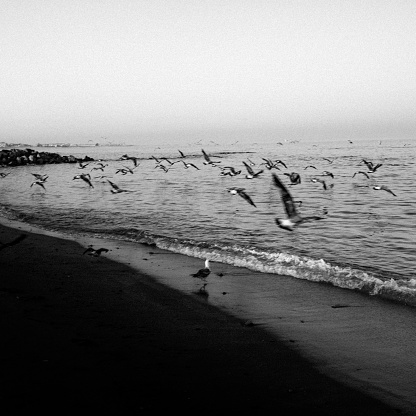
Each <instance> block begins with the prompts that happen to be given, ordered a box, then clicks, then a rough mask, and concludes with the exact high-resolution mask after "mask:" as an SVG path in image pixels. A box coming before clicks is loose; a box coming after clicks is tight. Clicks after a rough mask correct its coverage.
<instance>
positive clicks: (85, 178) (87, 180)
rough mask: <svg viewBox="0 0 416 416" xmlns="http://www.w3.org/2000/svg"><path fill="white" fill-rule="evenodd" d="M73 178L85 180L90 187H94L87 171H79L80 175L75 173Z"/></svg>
mask: <svg viewBox="0 0 416 416" xmlns="http://www.w3.org/2000/svg"><path fill="white" fill-rule="evenodd" d="M74 179H82V180H83V181H84V182H86V183H87V184H88V185H89V186H90V187H91V188H94V186H93V184H92V183H91V176H90V174H89V173H81V175H75V176H74V177H73V178H72V180H74Z"/></svg>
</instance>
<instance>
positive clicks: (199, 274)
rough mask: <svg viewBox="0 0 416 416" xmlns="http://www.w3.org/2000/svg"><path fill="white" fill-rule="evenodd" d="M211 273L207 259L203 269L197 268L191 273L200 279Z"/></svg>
mask: <svg viewBox="0 0 416 416" xmlns="http://www.w3.org/2000/svg"><path fill="white" fill-rule="evenodd" d="M210 273H211V269H210V268H209V260H208V259H206V260H205V267H204V268H203V269H199V270H198V271H197V272H196V273H193V274H191V276H193V277H198V278H200V279H205V278H206V277H208V275H209V274H210Z"/></svg>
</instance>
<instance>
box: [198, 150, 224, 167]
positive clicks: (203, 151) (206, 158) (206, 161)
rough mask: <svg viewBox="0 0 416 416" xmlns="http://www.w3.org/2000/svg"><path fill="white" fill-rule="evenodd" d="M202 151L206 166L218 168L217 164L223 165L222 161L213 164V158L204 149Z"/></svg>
mask: <svg viewBox="0 0 416 416" xmlns="http://www.w3.org/2000/svg"><path fill="white" fill-rule="evenodd" d="M201 150H202V154H203V155H204V159H205V162H203V163H204V165H212V166H216V165H215V163H221V161H219V162H213V161H212V160H211V158H210V157H209V156H208V155H207V153H206V152H205V150H204V149H201Z"/></svg>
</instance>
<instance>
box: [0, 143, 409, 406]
mask: <svg viewBox="0 0 416 416" xmlns="http://www.w3.org/2000/svg"><path fill="white" fill-rule="evenodd" d="M415 148H416V146H415V145H414V144H413V143H412V142H411V141H409V140H393V139H389V140H387V139H382V140H381V139H377V140H357V141H353V143H351V142H350V141H348V140H332V141H330V140H329V141H322V142H320V141H315V142H313V141H306V140H301V141H297V140H293V141H289V140H283V141H278V140H276V141H274V142H270V143H256V142H254V141H250V142H248V141H247V142H245V143H244V141H239V142H237V143H234V144H219V143H217V142H215V141H207V142H200V141H198V142H194V143H187V144H186V145H176V144H172V143H163V144H158V145H156V144H153V145H146V146H145V145H137V146H126V147H115V146H114V147H100V146H97V147H79V148H75V147H71V148H62V149H53V150H52V151H55V150H59V153H61V154H64V155H66V154H72V155H74V156H76V157H79V158H84V157H85V156H89V157H92V158H94V161H93V162H91V163H90V164H89V165H87V166H86V167H85V168H84V169H81V167H80V166H79V165H78V164H60V165H41V166H22V167H7V166H6V167H1V168H0V172H4V173H8V175H6V176H5V177H4V178H0V215H2V216H3V217H5V218H8V219H11V220H17V221H20V222H25V223H27V224H31V225H33V226H36V227H37V228H42V229H44V230H50V231H57V232H59V233H60V234H66V235H70V236H72V237H75V238H77V237H81V240H82V241H88V240H90V241H95V240H94V239H95V238H99V239H103V238H104V239H109V240H112V241H114V240H116V241H120V242H122V241H124V242H125V244H128V245H129V246H131V245H132V246H133V247H134V245H135V244H139V245H140V246H141V247H142V246H143V243H144V244H149V245H150V246H149V249H150V250H152V252H154V254H156V248H155V247H156V246H157V247H159V248H160V249H164V250H162V251H161V252H160V253H159V254H160V255H161V256H164V254H163V253H169V252H174V253H180V254H183V255H185V256H187V257H185V259H188V260H189V261H188V262H185V263H190V260H191V259H192V258H199V259H201V262H200V263H198V264H200V267H202V266H203V260H202V259H205V258H209V259H211V260H212V263H213V264H214V265H215V271H216V272H217V271H218V270H222V271H225V273H224V276H223V277H220V276H218V274H217V273H214V272H213V273H211V275H210V276H209V278H208V279H207V281H208V286H207V287H208V289H209V299H208V301H209V302H210V303H212V304H213V305H216V306H219V307H221V308H224V309H225V310H227V311H229V312H231V313H233V314H236V315H237V316H242V317H244V319H246V318H247V319H250V320H252V321H253V322H255V323H257V324H258V323H260V324H262V325H264V326H265V328H266V329H267V330H271V331H272V332H275V333H276V335H277V336H278V337H283V339H285V340H287V341H288V342H292V345H293V346H294V347H295V348H298V349H299V350H300V351H301V352H302V353H303V354H305V355H306V356H308V358H309V359H311V360H312V361H313V362H314V363H316V365H317V366H318V367H319V368H320V369H323V371H327V372H329V374H331V375H333V376H335V377H336V378H338V379H339V380H341V381H342V382H346V383H351V384H352V385H354V386H355V387H358V388H361V389H363V390H365V391H368V392H370V393H371V394H373V395H375V396H377V397H379V398H380V399H387V400H389V401H392V402H394V403H396V404H397V406H398V408H400V409H401V410H404V409H405V410H407V411H408V412H407V413H408V414H416V410H415V409H416V399H415V397H416V396H415V395H414V392H415V391H416V355H415V353H414V345H415V343H416V331H414V316H415V315H414V314H415V308H414V306H416V273H415V266H414V265H415V249H414V244H415V243H414V242H415V241H416V238H415V237H416V235H415V234H416V230H415V229H416V217H415V212H416V211H415V201H416V198H415V197H416V190H415V187H414V186H413V179H414V177H415V173H416V167H415V162H414V154H415ZM202 149H204V150H205V151H206V152H207V153H208V154H209V155H210V156H211V159H212V160H213V161H216V162H218V163H214V164H208V165H207V164H204V161H205V159H204V157H203V154H202ZM37 150H50V149H44V148H39V149H37ZM179 150H181V151H182V152H183V153H184V154H185V156H186V157H185V158H182V157H181V154H180V152H179ZM126 154H127V155H129V156H133V157H136V158H138V160H137V161H138V166H137V167H134V163H133V161H132V160H130V159H124V160H122V159H123V158H122V157H123V155H126ZM163 158H166V159H168V160H166V159H163ZM265 159H271V160H280V161H282V162H283V163H284V164H285V165H286V167H285V166H284V165H283V164H282V163H279V164H278V165H277V167H278V169H277V168H273V169H271V170H269V169H268V168H267V167H266V165H264V163H265V162H266V161H265ZM363 159H364V160H366V161H371V162H373V163H374V164H377V163H381V164H382V166H381V167H380V168H379V169H377V170H376V172H374V173H367V172H368V169H367V166H366V165H365V163H364V162H363ZM99 161H101V163H103V164H104V165H105V167H104V169H103V170H100V169H97V168H99V167H100V165H99ZM169 161H170V162H169ZM182 161H185V162H190V163H193V164H194V165H195V166H197V167H198V169H195V168H194V167H192V166H191V167H189V168H187V169H186V168H185V165H184V163H183V162H182ZM243 161H244V162H246V163H247V164H249V165H250V166H251V167H252V169H253V170H254V171H255V172H258V171H260V170H263V172H262V173H261V174H260V175H259V176H258V177H257V178H255V179H247V178H246V174H247V170H246V167H245V165H244V164H243ZM171 163H172V164H171ZM160 164H163V165H164V166H165V167H166V169H163V168H161V167H160ZM226 166H228V167H229V166H232V167H234V168H235V169H236V170H237V171H239V170H241V173H240V174H238V175H235V176H228V175H223V174H222V172H225V171H226V170H228V169H226V170H223V169H221V167H226ZM312 166H313V167H312ZM126 167H127V168H130V169H133V168H134V169H133V173H130V172H129V171H128V170H127V171H124V172H123V171H120V169H126ZM325 171H327V172H331V173H332V174H333V177H332V176H328V174H325V173H324V172H325ZM359 171H362V172H365V173H367V175H368V176H369V178H367V177H366V176H365V175H364V174H362V173H357V174H355V173H356V172H359ZM291 172H297V173H299V174H300V176H301V183H300V184H297V185H291V184H290V180H289V177H288V176H287V175H285V173H291ZM33 173H40V174H45V175H48V179H47V181H46V182H45V188H46V189H43V188H42V187H40V186H38V185H33V186H31V184H32V183H33V181H34V179H35V178H34V176H33V175H32V174H33ZM81 173H88V174H90V175H91V182H92V185H93V187H90V186H89V185H88V184H87V183H86V182H84V181H82V180H81V179H74V177H75V176H77V175H79V174H81ZM272 173H274V174H276V175H278V177H279V178H280V179H281V181H283V182H284V183H285V184H286V186H287V188H288V190H289V192H290V193H291V194H292V196H293V199H294V200H295V201H296V206H297V207H298V211H299V213H300V214H301V215H303V216H311V215H312V216H315V215H317V216H320V217H322V218H323V219H321V220H318V221H312V222H308V223H305V224H301V225H300V226H299V227H298V228H297V229H296V230H295V231H293V232H290V231H286V230H283V229H280V228H279V227H278V226H277V225H276V222H275V219H276V218H284V217H285V215H286V213H285V210H284V206H283V203H282V200H281V194H280V191H279V189H277V188H276V187H275V185H274V183H273V180H272ZM354 174H355V175H354ZM312 179H321V180H324V181H325V182H326V185H327V189H324V187H323V185H322V183H321V182H315V181H312ZM109 181H111V182H113V183H115V184H117V185H118V186H119V187H120V188H121V189H124V190H127V191H128V192H121V193H112V192H111V189H112V187H111V185H110V183H109ZM383 185H384V186H386V187H387V188H388V189H390V190H391V191H392V192H393V193H394V195H393V194H391V193H390V192H388V191H386V190H376V189H374V188H373V187H374V186H383ZM232 187H238V188H244V190H245V192H246V193H247V194H248V195H250V197H251V198H252V200H253V202H254V204H255V205H256V206H253V205H250V204H249V203H248V202H247V201H246V200H244V199H243V198H241V197H240V196H238V195H232V194H230V193H229V192H228V190H229V189H230V188H232ZM166 250H167V251H166ZM128 252H129V250H126V253H124V251H123V250H119V253H118V255H119V256H121V257H123V256H125V255H128V254H127V253H128ZM150 257H151V256H150ZM153 257H156V258H157V257H158V256H153ZM139 260H141V259H139ZM124 261H126V262H130V259H129V258H125V259H124ZM147 263H149V264H150V263H151V264H153V266H152V265H150V266H151V267H150V273H151V272H152V270H153V268H154V266H155V264H156V263H154V262H153V261H152V260H151V259H149V261H148V262H144V261H141V265H142V267H147ZM161 264H162V262H158V263H157V270H156V271H157V277H158V279H160V280H161V281H162V282H163V283H165V284H168V285H173V287H175V288H178V289H180V290H184V291H185V292H189V290H190V287H193V289H192V290H194V289H195V288H196V286H198V287H199V286H200V285H201V283H202V282H196V280H199V279H193V281H192V278H190V277H189V276H188V275H186V276H185V275H184V276H183V279H182V280H178V279H172V278H171V275H172V271H171V268H169V267H167V268H166V270H163V269H162V268H161ZM219 265H223V267H219ZM229 265H231V266H238V267H240V268H241V269H239V270H241V272H235V271H234V270H231V269H229V267H230V266H229ZM145 271H147V269H146V268H145ZM192 271H196V270H195V268H193V269H192ZM250 271H251V272H250ZM198 283H199V285H198ZM195 285H196V286H195ZM224 294H225V295H224ZM391 300H392V301H393V302H391Z"/></svg>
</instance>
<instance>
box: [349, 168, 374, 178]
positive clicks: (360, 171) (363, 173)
mask: <svg viewBox="0 0 416 416" xmlns="http://www.w3.org/2000/svg"><path fill="white" fill-rule="evenodd" d="M358 173H361V174H362V175H364V176H365V177H366V178H367V179H370V177H369V176H368V175H367V174H366V173H365V172H363V171H362V170H359V171H358V172H355V173H354V175H352V177H354V176H355V175H357V174H358Z"/></svg>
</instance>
